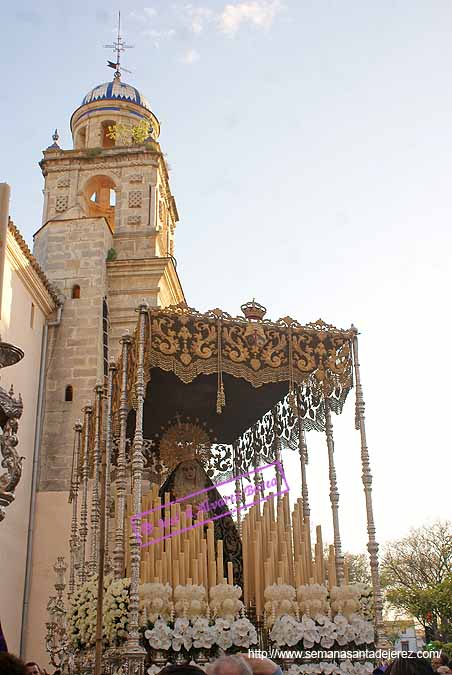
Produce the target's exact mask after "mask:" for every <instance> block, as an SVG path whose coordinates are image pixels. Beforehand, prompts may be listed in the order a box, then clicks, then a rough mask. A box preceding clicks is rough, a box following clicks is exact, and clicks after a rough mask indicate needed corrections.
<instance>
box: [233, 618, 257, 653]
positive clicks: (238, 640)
mask: <svg viewBox="0 0 452 675" xmlns="http://www.w3.org/2000/svg"><path fill="white" fill-rule="evenodd" d="M231 638H232V644H233V645H235V646H236V647H245V649H249V648H250V647H251V645H255V644H257V632H256V629H255V627H254V626H253V624H252V623H251V621H250V620H249V619H246V618H245V617H243V618H241V619H237V621H234V622H233V623H232V624H231Z"/></svg>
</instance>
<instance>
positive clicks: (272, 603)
mask: <svg viewBox="0 0 452 675" xmlns="http://www.w3.org/2000/svg"><path fill="white" fill-rule="evenodd" d="M295 595H296V594H295V588H294V587H293V586H290V585H289V584H272V585H271V586H267V588H266V589H265V591H264V598H265V601H266V602H265V605H264V610H265V615H266V619H267V622H268V624H269V625H270V626H272V625H273V624H274V623H275V621H276V619H277V617H279V616H283V615H288V616H295V615H296V614H297V612H298V606H297V603H296V602H295Z"/></svg>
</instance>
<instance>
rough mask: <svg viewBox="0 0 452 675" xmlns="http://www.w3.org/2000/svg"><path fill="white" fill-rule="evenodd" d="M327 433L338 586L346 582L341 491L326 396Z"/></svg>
mask: <svg viewBox="0 0 452 675" xmlns="http://www.w3.org/2000/svg"><path fill="white" fill-rule="evenodd" d="M325 431H326V444H327V447H328V466H329V477H330V502H331V512H332V514H333V533H334V552H335V556H334V557H335V561H336V581H337V585H338V586H342V584H343V582H344V556H343V555H342V543H341V534H340V528H339V490H338V489H337V478H336V467H335V464H334V437H333V423H332V421H331V411H330V404H329V401H328V398H327V396H325Z"/></svg>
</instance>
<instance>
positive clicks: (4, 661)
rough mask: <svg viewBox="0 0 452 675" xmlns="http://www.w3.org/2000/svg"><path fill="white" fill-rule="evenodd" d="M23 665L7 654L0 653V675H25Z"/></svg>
mask: <svg viewBox="0 0 452 675" xmlns="http://www.w3.org/2000/svg"><path fill="white" fill-rule="evenodd" d="M26 672H27V671H26V669H25V663H24V662H23V661H21V660H20V659H18V658H17V656H14V654H9V652H0V675H26Z"/></svg>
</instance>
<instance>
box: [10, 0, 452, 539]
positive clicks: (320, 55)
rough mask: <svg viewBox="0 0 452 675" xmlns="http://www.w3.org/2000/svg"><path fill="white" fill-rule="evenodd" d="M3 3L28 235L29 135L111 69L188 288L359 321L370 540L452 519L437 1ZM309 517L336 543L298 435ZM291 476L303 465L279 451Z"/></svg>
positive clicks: (449, 15)
mask: <svg viewBox="0 0 452 675" xmlns="http://www.w3.org/2000/svg"><path fill="white" fill-rule="evenodd" d="M144 2H145V3H149V4H147V5H146V6H144V5H143V4H140V3H137V2H133V1H131V0H123V1H122V4H121V6H114V5H112V4H111V3H106V2H100V1H98V0H92V1H91V2H86V1H81V2H77V3H68V2H66V1H61V2H48V1H44V2H40V3H31V2H30V3H21V2H18V3H15V4H14V5H13V3H7V4H6V3H3V5H2V9H1V10H0V21H1V25H2V28H3V30H2V41H1V43H0V54H1V63H2V84H1V87H0V98H1V101H2V102H1V107H0V115H1V124H0V147H1V149H2V152H1V160H2V161H1V162H0V181H6V182H8V183H9V184H10V185H11V187H12V200H11V215H12V217H13V220H14V221H15V223H16V225H17V226H18V227H19V228H20V229H21V231H22V232H23V233H24V236H25V238H26V239H27V241H28V242H29V244H30V245H32V236H33V233H34V232H35V231H36V230H37V229H38V228H39V226H40V221H41V213H42V187H43V180H42V176H41V173H40V169H39V166H38V162H39V160H40V158H41V156H42V155H41V153H42V149H44V148H45V147H47V146H48V145H50V144H51V142H52V140H51V134H52V132H53V130H54V129H55V128H58V131H59V134H60V145H61V146H62V147H63V148H70V147H72V146H71V138H70V131H69V119H70V116H71V114H72V112H73V111H74V110H75V109H76V108H77V107H78V106H79V105H80V103H81V100H82V98H83V96H84V95H85V94H86V93H87V91H88V90H89V89H90V88H92V87H93V86H95V85H97V84H99V83H101V82H105V81H108V80H109V79H111V74H112V71H111V70H110V69H108V68H107V67H106V60H107V59H109V58H112V52H109V51H108V50H106V49H103V45H105V44H108V43H110V42H112V40H113V39H114V36H115V30H116V14H117V11H118V10H119V9H120V10H121V13H122V24H123V35H124V38H125V39H126V41H127V42H128V43H129V44H132V45H134V47H133V49H130V50H128V51H127V53H126V54H125V55H124V57H123V63H124V65H125V66H126V67H127V68H129V69H130V70H131V71H133V72H132V74H130V75H127V77H123V80H125V81H127V82H130V83H131V84H133V85H134V86H136V87H137V88H138V89H139V90H140V91H141V92H142V93H143V94H144V95H145V96H146V97H147V98H148V99H149V100H150V102H151V105H152V108H153V111H154V113H155V114H156V115H157V117H158V118H159V120H160V121H161V125H162V132H161V136H160V142H161V146H162V148H163V150H164V151H165V152H166V153H167V154H168V161H169V163H170V166H171V176H170V178H171V185H172V190H173V194H174V195H175V198H176V201H177V205H178V210H179V215H180V222H179V224H178V227H177V230H176V249H175V252H176V257H177V261H178V272H179V275H180V277H181V280H182V283H183V287H184V291H185V295H186V298H187V301H188V304H189V305H190V306H192V307H196V308H197V309H199V310H202V311H205V310H207V309H210V308H213V307H218V306H219V307H221V308H223V309H224V310H226V311H228V312H230V313H231V314H233V315H235V314H238V313H239V312H240V305H241V304H242V303H243V302H245V301H247V300H250V299H251V298H253V297H255V298H256V299H257V300H258V301H259V302H261V303H262V304H264V305H265V306H266V307H267V309H268V313H267V318H273V319H277V318H279V317H281V316H287V315H290V316H292V317H294V318H297V319H298V320H299V321H300V322H303V323H307V322H309V321H312V320H316V319H318V318H319V317H321V318H322V319H323V320H325V321H326V322H328V323H332V324H334V325H336V326H338V327H341V328H347V327H349V326H350V324H351V323H353V324H355V325H356V326H357V327H358V328H359V330H360V333H361V335H360V360H361V366H362V380H363V386H364V396H365V400H366V421H367V433H368V444H369V452H370V456H371V464H372V473H373V477H374V490H373V498H374V511H375V521H376V527H377V539H378V541H380V543H382V544H384V543H385V542H388V541H390V540H392V539H394V538H397V537H401V536H404V535H405V534H407V533H408V530H409V528H410V527H417V526H419V525H421V524H424V523H427V524H428V523H429V522H432V521H433V520H435V519H437V518H442V519H446V518H448V519H452V499H451V494H452V491H451V490H452V488H451V486H452V472H451V469H452V459H451V457H452V454H451V432H450V428H449V415H450V411H449V405H450V386H451V385H450V383H451V381H452V380H451V376H452V372H451V370H452V369H451V357H450V355H448V352H449V349H450V336H451V333H452V320H451V303H450V292H451V269H452V265H451V260H450V258H451V246H452V234H451V223H452V190H451V181H452V123H451V120H452V90H451V86H450V82H451V79H452V40H451V39H450V35H451V31H452V5H451V4H450V3H449V2H446V1H443V2H438V1H437V0H429V1H428V2H427V1H425V0H424V2H420V1H418V0H410V1H408V0H379V2H378V3H377V2H374V1H370V0H360V1H359V2H358V1H357V0H342V2H339V1H337V0H328V1H327V0H316V1H315V2H313V1H312V0H243V1H241V0H235V1H233V2H230V3H228V2H225V1H224V0H202V1H201V2H199V3H196V2H192V3H187V2H185V1H184V0H182V1H181V2H177V1H176V2H172V1H171V0H170V1H169V2H161V1H154V2H152V1H151V0H144ZM353 408H354V402H353V396H352V395H351V396H350V400H349V401H348V402H347V405H346V407H345V410H344V413H343V414H342V416H340V417H338V418H336V417H335V416H334V420H333V421H334V424H335V441H336V448H335V454H336V463H337V477H338V485H339V491H340V495H341V497H340V505H339V506H340V522H341V534H342V540H343V547H344V549H345V550H347V551H354V552H360V551H363V550H364V548H365V544H366V523H365V508H364V495H363V490H362V483H361V470H360V446H359V435H358V432H356V431H355V430H354V425H353V421H354V420H353V415H354V410H353ZM308 446H309V454H310V463H309V467H308V480H309V488H310V495H311V517H312V522H313V523H322V526H323V528H324V538H325V539H327V540H329V541H331V530H332V527H331V511H330V506H329V496H328V492H329V486H328V467H327V454H326V445H325V441H324V438H323V437H322V436H321V435H320V434H316V433H314V432H313V433H310V434H309V435H308ZM284 461H285V463H286V467H289V469H290V476H291V477H292V476H293V479H292V481H293V485H290V487H291V490H292V492H294V493H297V492H298V490H299V462H298V458H297V456H296V455H291V454H290V452H289V451H288V452H287V453H286V455H285V457H284Z"/></svg>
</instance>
